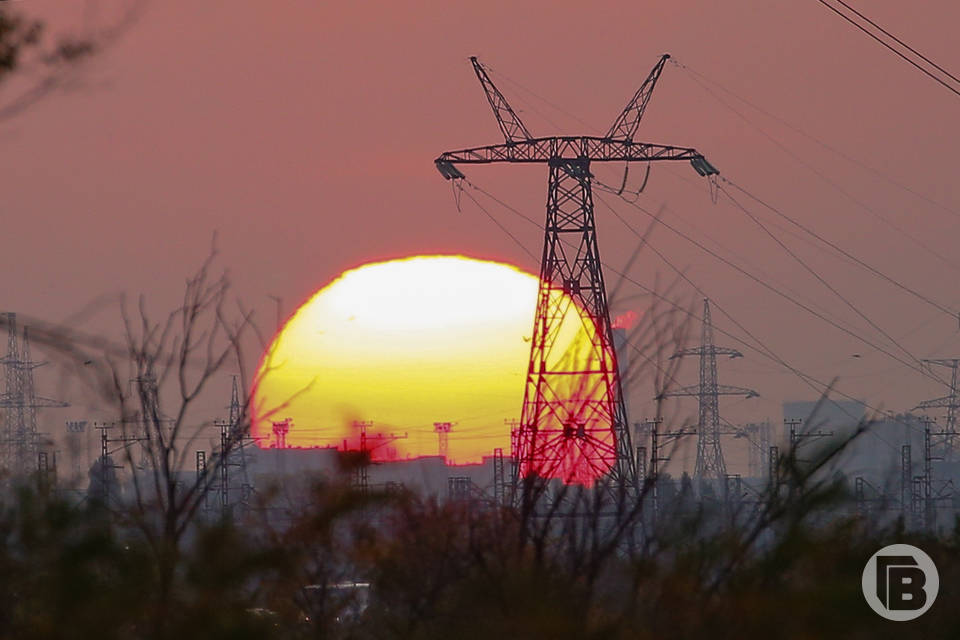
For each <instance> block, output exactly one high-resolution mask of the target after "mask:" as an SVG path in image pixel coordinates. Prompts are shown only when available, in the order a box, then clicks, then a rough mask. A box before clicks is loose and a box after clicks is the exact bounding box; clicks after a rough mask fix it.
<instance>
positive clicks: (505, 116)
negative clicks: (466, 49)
mask: <svg viewBox="0 0 960 640" xmlns="http://www.w3.org/2000/svg"><path fill="white" fill-rule="evenodd" d="M470 62H471V63H472V64H473V70H474V72H475V73H476V74H477V79H479V80H480V84H481V85H482V86H483V92H484V93H485V94H486V95H487V102H489V103H490V108H491V109H493V115H494V116H495V117H496V118H497V125H499V126H500V131H501V132H502V133H503V139H504V140H506V141H507V144H510V143H513V142H515V141H517V140H530V139H532V138H533V136H532V135H530V132H529V131H527V128H526V127H525V126H524V124H523V122H522V121H521V120H520V116H518V115H517V112H516V111H514V110H513V108H512V107H511V106H510V103H508V102H507V99H506V98H504V97H503V94H502V93H500V90H499V89H497V87H496V85H495V84H493V81H492V80H490V76H488V75H487V70H486V69H484V67H483V65H482V64H480V61H479V60H477V57H476V56H472V57H471V58H470Z"/></svg>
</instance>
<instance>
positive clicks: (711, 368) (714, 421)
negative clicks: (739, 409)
mask: <svg viewBox="0 0 960 640" xmlns="http://www.w3.org/2000/svg"><path fill="white" fill-rule="evenodd" d="M718 355H720V356H730V357H731V358H740V357H742V356H743V354H742V353H740V352H739V351H737V350H736V349H729V348H727V347H718V346H716V345H714V343H713V321H712V320H711V319H710V301H709V300H708V299H706V298H704V299H703V328H702V331H701V334H700V346H699V347H695V348H692V349H683V350H681V351H678V352H677V353H675V354H673V356H671V358H682V357H684V356H699V357H700V384H698V385H696V386H692V387H682V388H680V389H676V390H674V391H668V392H666V393H664V394H663V395H664V397H671V396H672V397H682V396H691V397H695V398H697V399H698V400H699V402H700V415H699V419H698V420H697V464H696V467H695V469H694V477H695V478H697V479H699V480H706V479H710V480H720V481H725V479H726V477H727V464H726V462H725V461H724V459H723V449H722V448H721V446H720V401H719V398H720V396H745V397H747V398H754V397H757V396H758V395H759V394H758V393H757V392H756V391H754V390H753V389H746V388H744V387H731V386H728V385H723V384H719V383H718V380H717V356H718Z"/></svg>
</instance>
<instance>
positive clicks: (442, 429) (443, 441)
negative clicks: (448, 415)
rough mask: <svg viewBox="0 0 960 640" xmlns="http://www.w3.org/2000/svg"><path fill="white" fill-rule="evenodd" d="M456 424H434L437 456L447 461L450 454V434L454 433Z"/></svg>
mask: <svg viewBox="0 0 960 640" xmlns="http://www.w3.org/2000/svg"><path fill="white" fill-rule="evenodd" d="M454 424H456V423H454V422H434V423H433V430H434V431H435V432H436V434H437V455H439V456H440V457H441V458H443V461H444V462H446V461H447V455H448V454H449V452H450V432H451V431H453V425H454Z"/></svg>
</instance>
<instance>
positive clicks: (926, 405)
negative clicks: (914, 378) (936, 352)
mask: <svg viewBox="0 0 960 640" xmlns="http://www.w3.org/2000/svg"><path fill="white" fill-rule="evenodd" d="M924 363H926V364H928V365H937V366H940V367H946V368H948V369H950V393H949V394H948V395H945V396H943V397H940V398H933V399H932V400H924V401H923V402H921V403H920V404H918V405H917V406H916V407H914V409H922V410H925V409H946V410H947V420H946V424H945V426H944V433H943V435H944V438H943V440H942V441H941V446H940V447H939V449H940V450H939V451H938V452H937V453H939V454H942V456H943V458H944V459H946V460H952V459H953V455H954V454H953V447H954V439H955V436H956V435H957V413H958V409H960V389H958V385H957V372H958V370H960V358H940V359H934V360H924Z"/></svg>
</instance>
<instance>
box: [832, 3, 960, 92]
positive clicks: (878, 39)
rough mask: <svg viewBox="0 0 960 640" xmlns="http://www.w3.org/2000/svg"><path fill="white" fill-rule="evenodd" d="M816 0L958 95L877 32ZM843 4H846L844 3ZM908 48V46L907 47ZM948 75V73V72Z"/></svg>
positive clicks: (945, 83)
mask: <svg viewBox="0 0 960 640" xmlns="http://www.w3.org/2000/svg"><path fill="white" fill-rule="evenodd" d="M817 2H819V3H820V4H822V5H823V6H825V7H826V8H828V9H830V11H833V12H834V13H835V14H837V15H838V16H840V17H841V18H843V19H844V20H846V21H847V22H848V23H850V24H852V25H853V26H854V27H856V28H857V29H859V30H860V31H862V32H864V33H865V34H867V35H868V36H870V37H871V38H873V39H874V40H876V41H877V42H879V43H880V44H881V45H883V46H884V47H885V48H886V49H888V50H889V51H891V52H893V53H894V54H896V55H897V56H898V57H899V58H901V59H903V60H905V61H906V62H907V63H908V64H909V65H910V66H912V67H914V68H915V69H917V70H918V71H920V72H921V73H923V74H924V75H925V76H927V77H929V78H931V79H932V80H934V81H935V82H936V83H937V84H939V85H941V86H943V87H944V88H945V89H947V91H950V92H951V93H953V94H954V95H956V96H960V91H958V90H957V89H956V88H954V87H951V86H950V85H949V84H948V83H947V82H945V81H944V80H943V79H942V78H939V77H937V76H936V75H935V74H933V73H931V72H930V70H928V69H925V68H923V66H922V65H920V64H918V63H917V62H916V61H915V60H912V59H911V58H910V57H909V56H907V55H906V54H904V53H903V52H901V51H898V50H897V49H895V48H894V47H892V46H890V43H889V42H886V41H885V40H884V39H883V38H881V37H880V36H878V35H877V34H875V33H873V32H872V31H870V30H869V29H867V28H866V27H864V26H863V25H862V24H860V23H858V22H857V21H856V20H854V19H852V18H851V17H850V16H848V15H847V14H845V13H843V12H842V11H840V10H839V9H837V8H836V7H834V6H832V5H830V4H829V3H827V2H826V0H817ZM844 6H846V5H844ZM858 15H859V14H858ZM908 48H909V47H908ZM911 51H913V49H911ZM948 75H950V74H948ZM951 77H953V76H952V75H951Z"/></svg>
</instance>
